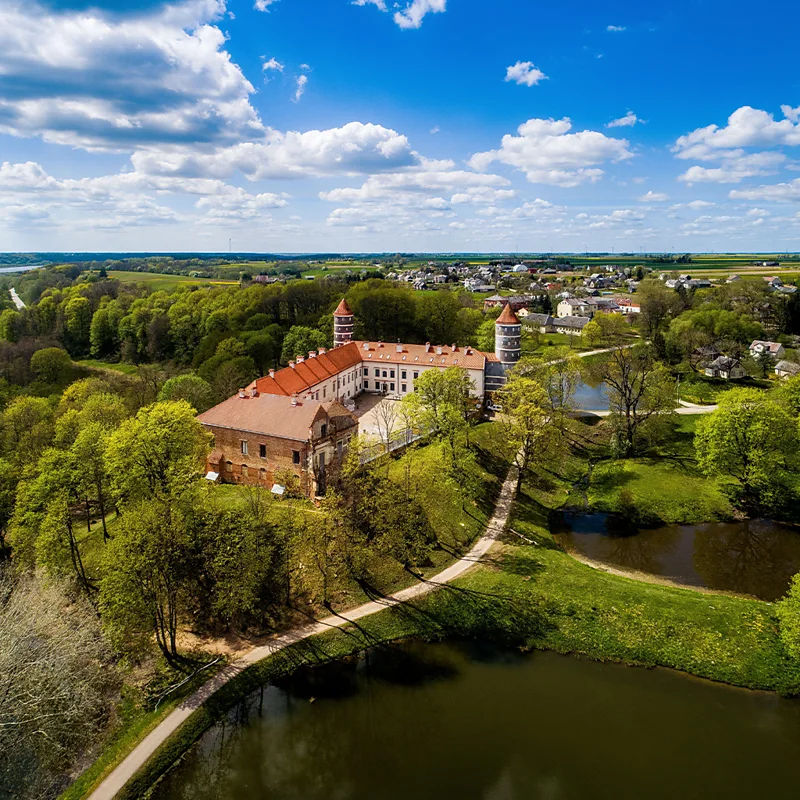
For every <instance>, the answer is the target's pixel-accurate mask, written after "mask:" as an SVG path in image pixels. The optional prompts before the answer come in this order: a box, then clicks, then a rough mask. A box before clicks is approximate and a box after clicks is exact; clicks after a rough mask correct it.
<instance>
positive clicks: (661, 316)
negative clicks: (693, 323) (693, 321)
mask: <svg viewBox="0 0 800 800" xmlns="http://www.w3.org/2000/svg"><path fill="white" fill-rule="evenodd" d="M636 293H637V295H638V296H639V304H640V306H641V313H640V314H639V316H640V318H641V324H642V330H643V332H644V333H645V335H646V336H647V337H648V338H650V337H652V336H653V334H654V333H655V332H656V331H657V330H658V329H659V328H660V327H661V325H662V324H663V323H664V322H665V321H666V320H667V319H668V318H669V317H670V316H672V315H674V314H675V312H676V310H677V306H678V302H679V301H678V298H677V296H676V294H675V292H673V291H672V289H668V288H667V287H666V286H665V285H664V284H663V282H662V281H660V280H657V279H655V278H652V279H646V280H643V281H642V282H641V283H640V284H639V288H638V289H637V290H636Z"/></svg>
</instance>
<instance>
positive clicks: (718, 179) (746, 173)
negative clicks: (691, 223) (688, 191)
mask: <svg viewBox="0 0 800 800" xmlns="http://www.w3.org/2000/svg"><path fill="white" fill-rule="evenodd" d="M721 160H722V164H721V166H719V167H701V166H697V165H695V166H693V167H689V169H687V170H686V172H684V173H683V174H682V175H679V176H678V180H679V181H683V182H684V183H687V184H693V183H740V182H741V181H743V180H744V179H745V178H752V177H755V176H759V175H774V174H775V172H776V171H777V168H778V167H780V166H781V165H782V164H783V163H784V162H785V161H786V156H785V155H783V153H775V152H769V151H764V152H761V153H750V154H749V155H746V154H745V153H744V151H743V150H731V151H726V152H725V154H724V156H721Z"/></svg>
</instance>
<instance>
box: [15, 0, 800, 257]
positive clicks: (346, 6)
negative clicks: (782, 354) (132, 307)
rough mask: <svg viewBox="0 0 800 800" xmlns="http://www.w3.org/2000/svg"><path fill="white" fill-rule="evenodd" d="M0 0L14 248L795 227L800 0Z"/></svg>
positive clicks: (727, 232)
mask: <svg viewBox="0 0 800 800" xmlns="http://www.w3.org/2000/svg"><path fill="white" fill-rule="evenodd" d="M653 5H654V4H643V3H641V2H637V3H634V2H599V1H598V0H595V1H594V2H589V1H588V0H573V2H570V3H568V4H563V3H562V4H539V3H534V2H524V1H523V0H493V2H491V3H489V2H486V0H483V1H481V0H400V2H398V3H393V2H391V0H357V2H355V3H353V2H349V0H227V1H226V0H182V1H181V2H156V1H155V0H149V1H145V2H142V1H141V0H140V1H139V2H137V1H136V0H117V2H110V0H98V1H97V2H85V1H84V0H39V2H38V3H37V2H35V0H24V1H23V0H0V163H2V167H0V201H1V202H2V204H3V208H4V212H5V213H4V214H2V215H0V249H2V250H78V249H81V250H84V249H88V250H198V251H214V250H226V249H227V248H228V241H229V239H230V240H232V243H233V249H234V250H241V251H272V252H308V251H319V250H331V251H342V252H360V251H411V250H431V251H505V250H510V251H514V250H525V251H527V250H531V251H550V250H556V251H567V252H569V251H583V250H586V249H589V250H612V249H614V250H617V251H622V250H626V251H634V252H636V251H639V250H640V249H643V250H645V251H663V250H668V251H696V252H700V251H784V250H790V251H797V250H800V158H798V156H799V155H800V72H798V69H797V67H796V63H795V57H794V55H793V53H792V48H791V47H790V46H787V40H786V37H785V35H784V34H783V32H785V31H792V30H794V29H795V28H796V27H797V24H798V22H800V10H798V7H797V4H795V3H789V2H785V0H784V1H781V2H776V0H768V1H767V2H764V3H762V4H760V5H759V6H758V9H757V12H758V13H757V14H756V13H754V10H753V7H752V5H750V4H748V5H745V4H744V3H741V2H737V1H735V0H734V1H733V2H725V3H723V2H720V1H719V0H677V1H673V2H671V3H669V4H664V5H667V6H668V7H666V8H660V7H659V8H657V7H651V6H653Z"/></svg>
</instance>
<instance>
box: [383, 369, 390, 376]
mask: <svg viewBox="0 0 800 800" xmlns="http://www.w3.org/2000/svg"><path fill="white" fill-rule="evenodd" d="M383 377H384V378H388V377H389V376H388V375H387V374H386V370H384V371H383Z"/></svg>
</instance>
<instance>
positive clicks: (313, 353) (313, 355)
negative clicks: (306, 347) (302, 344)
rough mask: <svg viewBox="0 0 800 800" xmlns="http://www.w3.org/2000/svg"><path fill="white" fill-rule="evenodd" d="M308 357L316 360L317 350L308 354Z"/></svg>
mask: <svg viewBox="0 0 800 800" xmlns="http://www.w3.org/2000/svg"><path fill="white" fill-rule="evenodd" d="M308 357H309V358H316V357H317V351H316V350H311V351H310V352H309V354H308Z"/></svg>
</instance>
